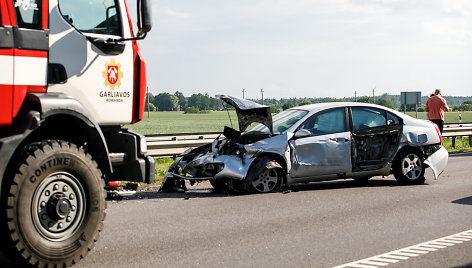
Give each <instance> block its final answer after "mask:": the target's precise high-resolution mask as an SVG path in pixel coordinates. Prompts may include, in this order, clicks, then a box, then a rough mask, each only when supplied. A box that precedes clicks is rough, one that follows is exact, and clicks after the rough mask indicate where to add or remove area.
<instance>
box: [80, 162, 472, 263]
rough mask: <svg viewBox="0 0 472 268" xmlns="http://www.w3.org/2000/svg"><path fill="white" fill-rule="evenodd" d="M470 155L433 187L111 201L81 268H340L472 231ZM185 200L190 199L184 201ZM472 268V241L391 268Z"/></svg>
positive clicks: (319, 186) (378, 181) (314, 187)
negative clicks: (99, 231) (93, 246)
mask: <svg viewBox="0 0 472 268" xmlns="http://www.w3.org/2000/svg"><path fill="white" fill-rule="evenodd" d="M471 164H472V154H463V155H455V156H451V157H450V158H449V164H448V166H447V168H446V170H445V172H444V173H443V174H442V176H441V177H440V178H439V180H437V181H435V180H434V178H433V175H432V173H431V171H429V170H427V173H426V176H427V180H426V184H425V185H417V186H399V185H398V184H397V183H396V181H395V180H394V178H393V176H389V177H385V178H382V177H374V178H373V179H371V180H370V181H368V182H367V183H366V184H364V185H359V184H356V183H355V182H353V181H351V180H345V181H333V182H325V183H314V184H309V185H302V186H299V187H297V189H295V190H294V191H292V192H290V193H285V194H283V193H272V194H260V195H216V194H212V193H208V192H197V193H178V194H164V193H155V192H151V193H140V194H138V195H137V196H135V197H133V198H131V199H128V200H122V201H108V209H107V218H106V220H105V228H104V230H103V232H102V233H101V237H100V239H99V241H98V242H97V244H96V246H95V249H94V250H93V251H91V252H90V253H89V255H88V256H87V257H86V258H85V259H84V260H82V261H81V262H80V263H79V264H78V265H76V266H74V267H113V268H118V267H333V266H337V265H342V264H345V263H350V262H353V261H357V260H361V259H365V258H368V257H371V256H375V255H378V254H383V253H386V252H390V251H393V250H396V249H401V248H404V247H409V246H412V245H416V244H419V243H423V242H427V241H431V240H435V239H438V238H441V237H444V236H449V235H453V234H456V233H460V232H464V231H468V230H471V229H472V176H471V171H472V168H471ZM186 197H187V198H186ZM468 266H472V240H470V241H464V242H463V243H459V244H454V245H453V246H448V247H445V248H442V249H439V250H436V251H433V252H429V253H427V254H420V255H419V256H417V257H411V258H408V259H406V260H400V261H398V262H397V263H395V264H392V265H390V266H389V267H468Z"/></svg>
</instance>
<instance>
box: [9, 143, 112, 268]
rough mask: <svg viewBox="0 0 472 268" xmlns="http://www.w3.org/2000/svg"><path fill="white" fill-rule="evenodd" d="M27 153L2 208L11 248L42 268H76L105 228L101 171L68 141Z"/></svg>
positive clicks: (40, 145) (42, 145) (35, 147)
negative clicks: (5, 204) (3, 208)
mask: <svg viewBox="0 0 472 268" xmlns="http://www.w3.org/2000/svg"><path fill="white" fill-rule="evenodd" d="M22 155H23V160H24V162H23V163H21V164H19V169H17V170H18V172H17V173H16V175H14V176H13V180H10V185H9V186H7V187H9V191H8V193H9V194H8V201H7V206H6V208H5V210H6V211H3V212H2V213H5V212H6V223H7V224H6V226H4V229H3V230H2V232H6V234H7V239H8V240H9V242H10V243H9V244H10V245H11V246H10V248H9V251H13V252H12V253H14V255H17V260H19V261H21V262H26V263H29V264H30V265H34V266H38V267H63V266H71V265H72V264H74V263H77V262H78V261H79V260H80V259H81V258H83V257H84V256H85V255H86V254H87V252H88V251H89V250H90V249H92V247H93V245H94V243H95V241H96V240H97V239H98V235H99V232H100V231H101V229H102V226H103V220H104V217H105V206H106V204H105V191H104V181H103V179H102V174H101V172H100V170H99V169H98V167H97V164H96V162H95V161H93V160H92V157H91V156H90V155H89V154H88V153H86V152H85V151H84V150H83V149H82V148H77V146H76V145H75V144H72V143H68V142H65V141H44V142H41V143H37V144H32V145H30V146H28V148H27V149H25V150H24V151H23V153H22Z"/></svg>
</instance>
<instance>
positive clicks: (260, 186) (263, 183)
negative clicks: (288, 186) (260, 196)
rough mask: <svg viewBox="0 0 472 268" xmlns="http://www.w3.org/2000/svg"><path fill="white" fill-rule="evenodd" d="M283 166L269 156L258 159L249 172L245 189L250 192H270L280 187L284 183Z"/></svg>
mask: <svg viewBox="0 0 472 268" xmlns="http://www.w3.org/2000/svg"><path fill="white" fill-rule="evenodd" d="M281 171H282V167H281V166H280V164H279V163H278V162H277V161H275V160H273V159H271V158H268V157H262V158H259V159H257V160H256V162H255V163H254V165H252V166H251V169H250V170H249V172H248V176H247V178H246V182H245V191H246V192H248V193H269V192H275V191H278V190H279V189H280V186H281V184H282V175H281Z"/></svg>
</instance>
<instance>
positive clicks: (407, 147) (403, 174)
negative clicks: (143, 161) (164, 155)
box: [161, 96, 448, 193]
mask: <svg viewBox="0 0 472 268" xmlns="http://www.w3.org/2000/svg"><path fill="white" fill-rule="evenodd" d="M220 98H221V99H222V100H223V101H225V102H226V103H228V104H230V105H232V106H233V107H234V108H235V109H236V112H237V115H238V120H239V128H240V130H239V131H238V130H235V129H232V128H229V127H225V130H224V132H223V135H224V137H225V138H223V139H220V138H217V139H215V141H214V142H213V143H212V144H208V145H204V146H201V147H199V148H196V149H194V150H191V151H189V152H186V153H184V154H182V155H181V156H180V157H178V158H177V159H176V160H175V162H174V163H173V164H172V165H171V167H170V168H169V170H168V172H167V174H166V175H165V177H164V183H163V185H162V187H161V190H162V191H167V190H172V189H175V188H176V187H177V188H178V187H181V188H185V183H184V181H185V180H189V181H191V182H195V181H202V180H209V181H210V182H211V184H212V185H213V187H214V188H215V189H217V190H223V189H227V190H236V191H243V192H253V193H264V192H272V191H276V190H278V189H279V188H280V187H288V186H290V185H292V184H295V183H306V182H315V181H325V180H336V179H345V178H353V179H356V180H368V179H369V178H371V177H372V176H383V175H385V176H386V175H389V174H391V173H393V174H394V175H395V178H396V179H397V180H398V182H400V183H402V184H420V183H423V182H424V181H425V177H424V173H425V168H427V167H430V168H431V169H432V171H433V173H434V176H435V178H437V177H438V176H439V175H440V174H441V173H442V171H443V170H444V168H445V167H446V165H447V160H448V153H447V151H446V149H445V148H444V147H443V146H441V141H442V137H441V134H440V132H439V129H438V127H437V126H436V125H435V124H433V123H431V122H428V121H424V120H418V119H415V118H412V117H410V116H408V115H405V114H402V113H400V112H397V111H395V110H392V109H389V108H386V107H383V106H379V105H374V104H366V103H346V102H344V103H343V102H334V103H321V104H311V105H305V106H300V107H295V108H292V109H288V110H285V111H283V112H281V113H279V114H277V115H275V116H274V117H273V118H272V116H271V113H270V108H269V107H268V106H264V105H259V104H257V103H253V102H250V101H247V100H243V99H239V98H236V97H231V96H220ZM254 122H259V123H260V124H259V125H257V126H255V127H253V128H252V129H250V130H249V131H245V130H246V128H247V127H248V126H249V125H251V124H252V123H254Z"/></svg>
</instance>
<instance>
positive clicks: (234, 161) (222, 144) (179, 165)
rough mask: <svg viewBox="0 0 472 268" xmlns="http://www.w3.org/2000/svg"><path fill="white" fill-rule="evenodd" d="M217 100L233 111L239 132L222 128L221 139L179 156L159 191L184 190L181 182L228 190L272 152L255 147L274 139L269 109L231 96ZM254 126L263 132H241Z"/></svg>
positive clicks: (268, 149) (262, 147) (269, 149)
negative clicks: (263, 141)
mask: <svg viewBox="0 0 472 268" xmlns="http://www.w3.org/2000/svg"><path fill="white" fill-rule="evenodd" d="M218 97H219V98H220V99H222V100H223V101H225V102H226V103H228V104H230V105H231V106H233V107H234V108H235V109H236V114H237V116H238V123H239V129H240V130H239V131H238V130H235V129H233V128H230V127H227V126H226V127H225V129H224V131H223V134H222V135H223V136H222V135H219V136H218V137H217V138H216V139H215V140H214V141H213V143H210V144H206V145H203V146H200V147H198V148H195V149H192V150H188V151H186V152H184V153H183V154H182V155H180V156H179V157H178V158H177V159H176V160H175V161H174V163H173V164H172V165H171V166H170V168H169V170H168V171H167V173H166V174H165V176H164V181H163V183H162V186H161V189H160V190H161V191H175V190H186V187H185V180H187V181H190V184H191V185H193V184H194V183H195V182H200V181H204V180H209V181H210V182H211V183H212V185H213V186H216V185H223V184H225V186H226V188H229V189H230V190H232V189H233V185H232V183H233V181H236V182H238V181H242V180H244V179H245V178H246V176H247V175H248V172H249V169H250V167H251V165H252V164H253V162H254V159H255V158H256V156H258V155H259V154H261V153H264V152H268V151H274V150H273V149H272V150H271V148H270V147H271V146H268V147H269V148H264V146H263V145H261V144H258V142H259V141H261V140H265V139H270V138H271V137H273V136H274V135H273V133H272V117H271V113H270V107H268V106H265V105H259V104H257V103H254V102H251V101H247V100H243V99H239V98H236V97H231V96H218ZM255 122H257V123H261V124H262V125H263V126H264V127H265V128H266V129H267V131H266V132H244V131H245V130H246V128H247V127H248V126H249V125H251V124H252V123H255ZM285 143H286V141H285ZM263 144H271V143H263ZM215 188H219V187H215Z"/></svg>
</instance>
